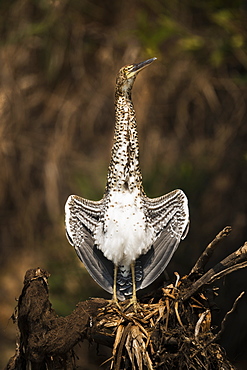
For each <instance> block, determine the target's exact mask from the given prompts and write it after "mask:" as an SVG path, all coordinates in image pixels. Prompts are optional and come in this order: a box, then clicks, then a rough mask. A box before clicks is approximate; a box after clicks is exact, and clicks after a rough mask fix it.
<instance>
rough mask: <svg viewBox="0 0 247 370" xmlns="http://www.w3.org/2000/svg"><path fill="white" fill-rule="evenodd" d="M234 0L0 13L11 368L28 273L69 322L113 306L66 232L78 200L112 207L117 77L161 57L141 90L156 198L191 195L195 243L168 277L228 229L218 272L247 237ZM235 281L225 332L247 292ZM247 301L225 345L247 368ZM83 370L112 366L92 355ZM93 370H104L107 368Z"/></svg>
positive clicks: (36, 3) (141, 120) (146, 155)
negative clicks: (41, 275)
mask: <svg viewBox="0 0 247 370" xmlns="http://www.w3.org/2000/svg"><path fill="white" fill-rule="evenodd" d="M245 4H246V2H245V1H244V0H242V1H241V0H235V1H226V0H224V1H223V0H211V1H210V0H209V1H206V0H205V1H196V0H185V1H183V2H182V1H181V2H180V1H176V0H175V1H168V0H163V1H161V0H152V1H151V0H150V1H148V0H146V1H145V0H139V1H128V0H124V1H115V2H114V1H112V0H106V1H96V0H95V1H86V0H84V1H83V0H82V1H79V0H71V1H69V0H16V1H9V0H1V1H0V34H1V42H0V67H1V68H0V163H1V166H0V214H1V233H0V253H1V254H0V256H1V258H0V301H1V310H0V354H1V355H0V366H1V367H3V366H4V365H5V364H6V361H7V359H8V358H9V357H10V356H11V355H13V353H14V348H15V333H16V331H15V326H14V325H13V324H12V322H11V320H10V316H11V314H12V312H13V310H14V307H15V305H16V302H15V298H17V297H18V296H19V294H20V291H21V288H22V282H23V278H24V274H25V271H26V270H27V269H29V268H36V267H38V266H39V267H42V268H45V269H47V270H48V271H49V272H50V273H51V278H50V280H49V284H50V294H51V301H52V303H53V306H54V308H55V309H56V311H57V313H58V314H60V315H67V314H69V313H70V312H71V311H72V310H73V308H74V307H75V305H76V303H77V302H78V301H79V300H84V299H87V298H88V297H90V296H104V297H108V296H107V294H106V293H105V292H104V291H103V290H101V288H99V287H98V286H97V285H96V283H94V281H93V280H92V279H91V278H90V277H89V275H88V273H87V272H86V270H85V269H84V267H83V266H82V265H81V264H80V262H79V260H78V259H77V257H76V254H75V252H74V250H73V248H72V247H71V246H70V245H69V244H68V242H67V240H66V237H65V233H64V204H65V202H66V199H67V197H68V196H69V195H70V194H78V195H81V196H83V197H85V198H89V199H93V200H98V199H100V198H101V197H102V194H103V191H104V186H105V182H106V174H107V167H108V163H109V159H110V148H111V145H112V137H113V127H114V86H115V77H116V73H117V71H118V70H119V68H120V67H122V66H123V65H125V64H130V63H135V62H140V61H142V60H145V59H147V58H150V57H154V56H156V57H157V58H158V60H157V61H156V62H155V63H153V64H152V66H150V67H149V68H148V69H146V70H145V71H144V72H142V73H141V74H140V75H139V76H138V78H137V81H136V83H135V86H134V91H133V100H134V104H135V108H136V114H137V122H138V132H139V141H140V156H141V158H140V159H141V168H142V172H143V179H144V189H145V191H146V193H147V195H148V196H150V197H156V196H159V195H162V194H164V193H166V192H169V191H171V190H173V189H176V188H181V189H183V190H184V191H185V193H186V194H187V196H188V198H189V205H190V213H191V228H190V232H189V234H188V236H187V238H186V239H185V241H183V242H182V243H181V245H180V247H179V249H178V251H177V252H176V254H175V255H174V258H173V259H172V261H171V263H170V264H169V267H168V272H169V273H170V275H171V277H172V274H173V271H178V272H179V273H180V274H181V275H182V274H186V273H188V272H189V270H190V268H191V267H192V265H193V264H194V263H195V261H196V259H197V257H198V256H199V255H200V253H201V252H202V250H203V249H204V247H205V246H206V245H207V244H208V242H210V241H211V240H212V239H213V238H214V236H215V235H216V234H217V233H218V232H219V231H220V230H221V229H222V228H223V227H225V226H226V225H231V226H232V227H233V232H232V234H231V235H230V236H229V238H228V239H227V240H225V241H224V242H223V243H222V244H221V247H220V248H219V249H218V251H217V253H216V254H215V256H214V259H213V260H212V261H211V262H210V264H209V266H208V267H210V266H212V265H213V264H214V263H216V262H218V261H219V260H220V259H222V258H223V257H225V256H226V255H227V254H229V253H231V252H233V251H234V250H235V249H237V248H238V247H240V246H241V245H242V244H243V243H244V241H245V240H246V239H247V229H246V225H247V200H246V190H247V175H246V166H247V144H246V143H247V122H246V120H247V107H246V104H247V48H246V46H247V22H246V20H247V7H246V5H245ZM246 279H247V271H245V270H242V271H239V272H236V273H234V274H232V275H230V276H228V277H226V278H225V279H224V280H223V281H221V282H220V283H219V284H218V286H219V287H220V295H221V298H220V299H218V301H217V303H218V305H219V309H220V310H219V312H218V313H217V314H216V315H215V319H214V322H215V325H218V323H219V320H220V319H222V317H223V316H224V315H225V313H226V311H227V310H229V309H230V308H231V306H232V304H233V301H234V299H235V298H236V297H237V296H238V295H239V293H240V292H241V291H243V290H246V286H247V282H246ZM246 312H247V298H246V296H244V297H243V298H242V300H241V301H240V302H239V304H238V307H237V309H236V311H235V313H234V314H233V315H232V316H231V317H230V318H229V320H228V322H227V325H226V329H225V332H224V335H223V337H222V341H221V343H222V344H223V345H224V346H225V348H226V350H227V354H228V356H229V357H230V359H231V361H232V362H233V363H234V364H236V366H237V368H238V369H246V368H247V353H246V341H247V315H246ZM83 351H84V355H81V357H82V364H81V369H97V368H98V364H99V363H100V362H101V361H103V360H104V359H105V358H103V357H102V356H101V354H102V353H103V352H104V349H102V348H101V349H100V354H99V355H97V354H96V349H95V348H94V347H90V348H88V346H87V345H84V347H82V348H79V350H78V353H82V352H83ZM94 363H95V364H96V365H94Z"/></svg>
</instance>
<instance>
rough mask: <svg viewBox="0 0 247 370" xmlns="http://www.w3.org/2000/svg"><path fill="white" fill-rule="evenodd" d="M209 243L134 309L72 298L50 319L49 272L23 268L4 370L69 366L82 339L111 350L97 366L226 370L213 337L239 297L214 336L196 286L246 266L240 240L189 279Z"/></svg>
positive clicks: (200, 287) (207, 308) (202, 261)
mask: <svg viewBox="0 0 247 370" xmlns="http://www.w3.org/2000/svg"><path fill="white" fill-rule="evenodd" d="M224 230H225V229H224ZM222 235H223V234H222V232H221V233H220V234H218V236H217V237H218V239H221V238H222ZM217 237H216V238H217ZM212 245H215V243H214V242H212V243H211V247H208V248H207V249H206V250H207V252H206V254H205V253H204V254H202V256H201V257H200V259H199V260H198V261H199V262H197V264H196V265H195V267H194V268H193V269H192V271H193V275H192V273H191V274H189V275H188V276H187V277H184V278H182V279H181V280H180V278H179V275H178V274H177V275H176V283H174V284H170V285H168V286H166V287H164V288H162V289H160V295H159V296H158V297H157V298H155V299H150V300H149V301H147V298H146V302H147V303H142V302H140V306H139V309H138V312H133V311H132V309H131V306H130V307H128V302H126V303H125V302H123V303H120V307H121V309H119V308H117V307H116V306H112V305H109V301H106V300H104V299H91V300H89V301H86V302H80V303H79V304H78V305H77V307H76V309H75V310H74V311H73V312H72V313H71V314H70V315H68V316H66V317H58V316H57V315H56V313H55V311H54V310H53V309H52V306H51V303H50V301H49V294H48V284H47V279H48V278H49V274H48V273H47V272H46V271H45V270H42V269H40V268H37V269H32V270H28V271H27V272H26V276H25V280H24V287H23V290H22V293H21V295H20V298H19V300H18V307H17V313H16V315H15V318H16V321H17V323H18V328H19V333H20V335H19V339H18V341H17V345H16V353H15V355H14V356H13V357H12V358H11V359H10V360H9V362H8V364H7V366H6V370H17V369H18V370H24V369H25V370H26V369H27V368H28V369H34V370H39V369H40V370H43V369H48V370H49V369H69V370H70V369H75V368H76V364H75V358H74V355H73V347H74V346H75V345H76V344H77V343H78V342H80V341H82V340H84V339H87V340H89V341H90V342H91V341H94V342H96V343H99V344H103V345H106V346H108V347H110V348H112V357H111V358H110V359H109V360H108V361H106V364H105V366H107V368H108V369H112V370H113V369H114V370H120V369H143V370H145V369H148V370H152V369H162V370H165V369H169V370H172V369H181V368H184V366H185V364H186V366H187V368H191V369H204V368H212V369H216V370H217V369H222V368H223V367H224V369H233V366H232V365H231V364H230V363H229V362H228V360H227V359H226V357H225V353H224V350H223V349H222V348H221V347H220V346H219V345H218V344H217V343H216V342H215V340H216V339H217V338H218V336H219V335H220V334H221V333H222V331H223V329H224V325H225V321H226V318H227V317H228V316H229V314H230V313H231V312H232V310H233V309H234V308H235V306H236V304H237V301H238V300H239V299H240V297H238V299H237V300H236V301H235V303H234V306H233V309H232V310H231V311H229V312H228V313H227V315H226V316H225V318H224V320H223V322H222V326H221V329H220V330H219V332H218V334H213V333H212V332H211V315H212V314H211V306H210V304H209V301H208V300H207V298H206V297H205V295H204V294H203V288H204V286H205V285H208V284H209V283H212V282H213V281H215V280H216V279H219V278H221V277H222V276H225V275H226V274H228V273H230V272H233V271H235V270H237V269H239V268H243V267H246V266H247V243H245V244H244V246H243V247H241V248H239V249H238V250H237V251H236V252H234V253H232V254H231V255H229V256H228V257H226V258H225V259H224V260H223V261H221V262H220V263H219V264H217V265H216V266H215V267H214V268H212V269H210V270H209V271H208V272H206V273H205V274H204V275H203V276H200V277H199V278H198V279H197V280H196V273H198V274H199V271H202V267H204V265H205V261H206V260H207V258H208V257H206V258H205V256H206V255H207V256H210V253H211V251H212V249H213V248H214V247H212ZM208 251H210V252H209V253H208ZM203 256H204V257H203ZM192 278H193V279H192ZM199 290H200V291H199ZM127 307H128V308H127Z"/></svg>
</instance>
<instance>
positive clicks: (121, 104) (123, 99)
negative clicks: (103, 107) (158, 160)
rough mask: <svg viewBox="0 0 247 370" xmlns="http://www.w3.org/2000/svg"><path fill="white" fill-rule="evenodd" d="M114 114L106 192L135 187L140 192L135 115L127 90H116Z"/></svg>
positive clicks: (140, 180) (140, 177) (140, 181)
mask: <svg viewBox="0 0 247 370" xmlns="http://www.w3.org/2000/svg"><path fill="white" fill-rule="evenodd" d="M115 115H116V123H115V131H114V143H113V147H112V154H111V161H110V165H109V169H108V176H107V185H106V192H109V191H110V190H111V189H116V190H120V191H122V190H129V191H133V190H134V189H136V188H137V189H138V190H139V192H140V194H141V193H142V192H143V189H142V175H141V170H140V166H139V144H138V137H137V128H136V117H135V110H134V106H133V103H132V100H131V95H130V92H129V91H124V92H122V93H119V92H118V91H116V96H115Z"/></svg>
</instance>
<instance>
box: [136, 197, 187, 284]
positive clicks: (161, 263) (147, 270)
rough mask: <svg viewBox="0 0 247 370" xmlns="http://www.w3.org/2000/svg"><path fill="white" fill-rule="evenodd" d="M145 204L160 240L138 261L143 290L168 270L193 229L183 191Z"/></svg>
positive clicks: (149, 218)
mask: <svg viewBox="0 0 247 370" xmlns="http://www.w3.org/2000/svg"><path fill="white" fill-rule="evenodd" d="M144 204H145V209H146V211H147V218H148V222H150V224H151V226H153V228H154V230H155V233H156V237H157V238H156V240H155V241H154V243H153V245H152V247H151V249H150V250H149V251H148V252H147V253H146V254H145V255H143V256H141V257H139V259H138V260H140V262H141V264H142V268H143V280H142V282H141V284H140V289H143V288H145V287H147V286H148V285H150V284H151V283H152V282H153V281H154V280H155V279H156V278H157V277H158V276H159V275H160V274H161V273H162V272H163V271H164V269H165V268H166V266H167V265H168V263H169V262H170V260H171V258H172V256H173V254H174V252H175V251H176V249H177V247H178V245H179V243H180V240H181V239H184V238H185V236H186V235H187V232H188V228H189V209H188V200H187V197H186V195H185V194H184V192H183V191H182V190H174V191H172V192H170V193H168V194H166V195H163V196H162V197H159V198H154V199H150V198H147V197H146V198H145V200H144Z"/></svg>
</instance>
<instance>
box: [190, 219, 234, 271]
mask: <svg viewBox="0 0 247 370" xmlns="http://www.w3.org/2000/svg"><path fill="white" fill-rule="evenodd" d="M231 231H232V228H231V226H226V227H225V228H224V229H223V230H221V231H220V232H219V234H217V235H216V237H215V238H214V240H213V241H212V242H211V243H209V244H208V246H207V247H206V249H205V251H204V252H203V253H202V254H201V256H200V257H199V258H198V260H197V261H196V263H195V265H194V267H193V268H192V269H191V271H190V273H189V275H192V274H198V273H203V271H204V267H205V266H206V264H207V263H208V261H209V259H210V257H211V256H212V254H213V253H214V251H215V249H216V247H217V246H218V245H219V242H220V241H221V240H222V239H224V238H226V237H227V236H228V235H229V234H230V232H231Z"/></svg>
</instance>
